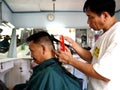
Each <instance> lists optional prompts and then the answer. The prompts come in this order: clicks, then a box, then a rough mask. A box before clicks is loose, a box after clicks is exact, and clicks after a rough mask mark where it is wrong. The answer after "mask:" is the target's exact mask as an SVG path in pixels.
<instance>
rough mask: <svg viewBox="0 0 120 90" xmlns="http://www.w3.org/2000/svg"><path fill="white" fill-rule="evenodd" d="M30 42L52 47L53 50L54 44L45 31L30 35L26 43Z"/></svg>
mask: <svg viewBox="0 0 120 90" xmlns="http://www.w3.org/2000/svg"><path fill="white" fill-rule="evenodd" d="M30 41H33V42H34V43H36V44H37V43H38V44H41V43H44V44H46V45H49V46H51V45H52V47H53V48H54V44H53V41H52V39H51V36H50V35H49V33H48V32H46V31H39V32H37V33H35V34H33V35H31V36H30V37H28V38H27V42H30Z"/></svg>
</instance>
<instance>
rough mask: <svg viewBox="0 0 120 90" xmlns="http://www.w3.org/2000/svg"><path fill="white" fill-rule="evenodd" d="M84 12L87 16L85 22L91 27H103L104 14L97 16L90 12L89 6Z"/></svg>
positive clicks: (98, 28)
mask: <svg viewBox="0 0 120 90" xmlns="http://www.w3.org/2000/svg"><path fill="white" fill-rule="evenodd" d="M86 14H87V16H88V20H87V23H88V24H89V26H90V27H91V28H92V29H94V30H101V29H103V28H104V24H105V22H104V21H105V16H104V14H101V15H100V16H99V15H97V14H96V13H94V12H92V11H91V10H90V9H89V8H88V9H87V11H86Z"/></svg>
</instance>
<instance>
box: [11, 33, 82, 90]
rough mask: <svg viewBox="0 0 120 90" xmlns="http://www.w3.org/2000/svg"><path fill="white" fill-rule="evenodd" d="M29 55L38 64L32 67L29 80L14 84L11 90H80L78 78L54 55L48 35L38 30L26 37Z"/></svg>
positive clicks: (80, 85)
mask: <svg viewBox="0 0 120 90" xmlns="http://www.w3.org/2000/svg"><path fill="white" fill-rule="evenodd" d="M27 40H28V41H29V42H30V43H29V48H30V51H31V56H32V57H33V59H34V62H35V63H37V64H38V65H37V66H35V67H34V68H33V74H32V76H31V78H30V80H29V81H28V82H27V83H25V84H19V85H16V86H15V87H14V88H13V90H82V89H81V88H82V84H80V82H79V79H78V78H76V77H75V76H73V75H72V74H70V73H69V72H68V71H67V70H66V69H64V68H63V67H62V66H61V63H60V62H58V60H57V58H56V57H55V53H54V52H53V51H54V45H53V41H52V40H51V37H50V35H49V34H48V33H47V32H45V31H40V32H38V33H35V34H33V35H31V36H30V37H29V38H28V39H27Z"/></svg>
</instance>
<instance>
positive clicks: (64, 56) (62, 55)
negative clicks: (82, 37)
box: [55, 47, 73, 64]
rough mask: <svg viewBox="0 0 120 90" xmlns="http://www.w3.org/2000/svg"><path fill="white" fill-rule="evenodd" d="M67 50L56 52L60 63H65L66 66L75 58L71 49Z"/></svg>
mask: <svg viewBox="0 0 120 90" xmlns="http://www.w3.org/2000/svg"><path fill="white" fill-rule="evenodd" d="M65 48H66V50H65V51H62V50H56V51H55V54H56V55H57V57H58V59H59V61H60V62H62V63H65V64H70V61H71V60H72V58H73V56H72V54H71V52H70V50H69V48H67V47H65Z"/></svg>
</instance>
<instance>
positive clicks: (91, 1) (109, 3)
mask: <svg viewBox="0 0 120 90" xmlns="http://www.w3.org/2000/svg"><path fill="white" fill-rule="evenodd" d="M115 7H116V3H115V1H114V0H86V2H85V4H84V7H83V11H84V12H86V10H87V9H88V8H89V9H90V10H91V11H92V12H94V13H96V14H97V15H101V13H102V12H104V11H106V12H108V13H109V14H110V15H111V16H113V15H114V14H115Z"/></svg>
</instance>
